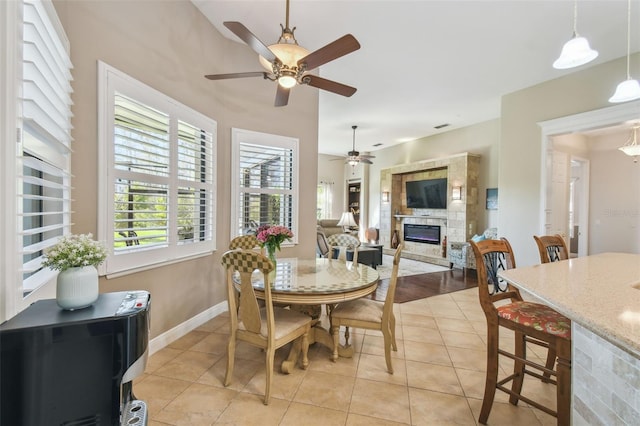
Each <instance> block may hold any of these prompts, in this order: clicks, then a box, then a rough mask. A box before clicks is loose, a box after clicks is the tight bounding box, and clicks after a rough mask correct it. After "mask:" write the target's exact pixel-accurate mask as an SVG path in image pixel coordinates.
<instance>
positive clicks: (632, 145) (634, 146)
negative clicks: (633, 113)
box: [618, 124, 640, 161]
mask: <svg viewBox="0 0 640 426" xmlns="http://www.w3.org/2000/svg"><path fill="white" fill-rule="evenodd" d="M639 127H640V125H637V124H636V125H635V126H633V130H632V131H631V136H629V140H627V143H625V144H624V145H623V146H621V147H620V148H618V149H619V150H620V151H622V152H624V153H625V154H627V155H628V156H630V157H638V156H640V145H638V128H639ZM635 161H638V160H637V158H636V159H635Z"/></svg>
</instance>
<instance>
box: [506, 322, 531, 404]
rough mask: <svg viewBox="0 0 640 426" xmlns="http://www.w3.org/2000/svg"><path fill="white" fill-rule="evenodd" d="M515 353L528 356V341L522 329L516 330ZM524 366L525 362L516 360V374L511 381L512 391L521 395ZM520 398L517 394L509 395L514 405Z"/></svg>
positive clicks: (519, 355) (519, 356)
mask: <svg viewBox="0 0 640 426" xmlns="http://www.w3.org/2000/svg"><path fill="white" fill-rule="evenodd" d="M514 354H515V356H516V357H518V358H522V359H526V358H527V342H526V340H525V336H524V334H523V333H522V332H520V331H516V332H515V348H514ZM524 367H525V364H524V362H522V361H518V360H517V359H516V360H514V363H513V374H515V375H516V376H515V377H514V379H513V382H512V383H511V391H512V392H514V393H516V394H518V395H520V392H522V383H523V382H524ZM519 400H520V398H518V397H517V396H515V395H511V396H510V397H509V402H510V403H511V404H513V405H518V401H519Z"/></svg>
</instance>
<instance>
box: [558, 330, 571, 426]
mask: <svg viewBox="0 0 640 426" xmlns="http://www.w3.org/2000/svg"><path fill="white" fill-rule="evenodd" d="M556 353H557V355H558V367H557V369H556V374H557V381H558V389H557V395H556V398H557V411H558V426H568V425H569V424H570V423H571V341H570V340H565V339H558V340H557V341H556Z"/></svg>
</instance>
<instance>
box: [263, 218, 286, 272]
mask: <svg viewBox="0 0 640 426" xmlns="http://www.w3.org/2000/svg"><path fill="white" fill-rule="evenodd" d="M256 237H257V238H258V241H259V242H260V246H261V247H266V249H267V256H268V257H269V259H270V260H271V262H273V265H274V266H275V265H276V250H278V251H279V250H280V244H282V242H283V241H285V240H291V238H293V232H291V230H290V229H289V228H287V227H286V226H280V225H262V226H260V227H259V228H258V232H257V234H256Z"/></svg>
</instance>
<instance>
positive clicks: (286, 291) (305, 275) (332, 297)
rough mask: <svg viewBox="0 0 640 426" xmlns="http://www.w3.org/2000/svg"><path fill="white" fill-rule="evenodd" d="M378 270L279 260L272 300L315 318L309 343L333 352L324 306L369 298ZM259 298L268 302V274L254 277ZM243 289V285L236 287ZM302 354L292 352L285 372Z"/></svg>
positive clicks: (347, 352)
mask: <svg viewBox="0 0 640 426" xmlns="http://www.w3.org/2000/svg"><path fill="white" fill-rule="evenodd" d="M379 277H380V276H379V274H378V271H376V270H375V269H374V268H372V267H370V266H367V265H363V264H360V263H353V262H351V261H344V260H338V259H326V258H315V259H303V258H278V259H277V262H276V269H275V271H273V272H272V273H271V276H270V277H269V278H270V282H271V300H272V302H273V303H274V304H280V305H289V306H290V309H295V310H297V311H299V312H303V313H305V314H308V315H310V316H311V317H312V319H313V323H312V327H311V333H310V336H309V344H313V343H320V344H322V345H324V346H326V347H328V348H329V349H330V350H331V351H333V337H332V336H331V332H330V330H328V329H327V328H324V327H323V326H322V324H321V321H320V317H321V315H322V305H327V306H329V307H332V306H335V305H336V304H338V303H340V302H346V301H348V300H354V299H358V298H361V297H365V296H368V295H370V294H371V293H373V292H374V291H375V290H376V289H377V287H378V279H379ZM252 282H253V288H254V291H255V293H256V297H258V298H259V299H264V275H263V274H262V273H260V272H258V271H255V272H254V274H253V275H252ZM236 288H238V290H239V283H237V284H236ZM338 355H340V356H342V357H352V356H353V346H349V347H342V346H341V347H340V348H339V350H338ZM298 356H299V353H298V352H297V351H293V350H292V351H290V352H289V356H288V358H287V359H286V360H284V361H283V363H282V366H281V368H282V372H283V373H287V374H288V373H290V372H291V371H293V367H294V366H295V365H296V362H297V360H298Z"/></svg>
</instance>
